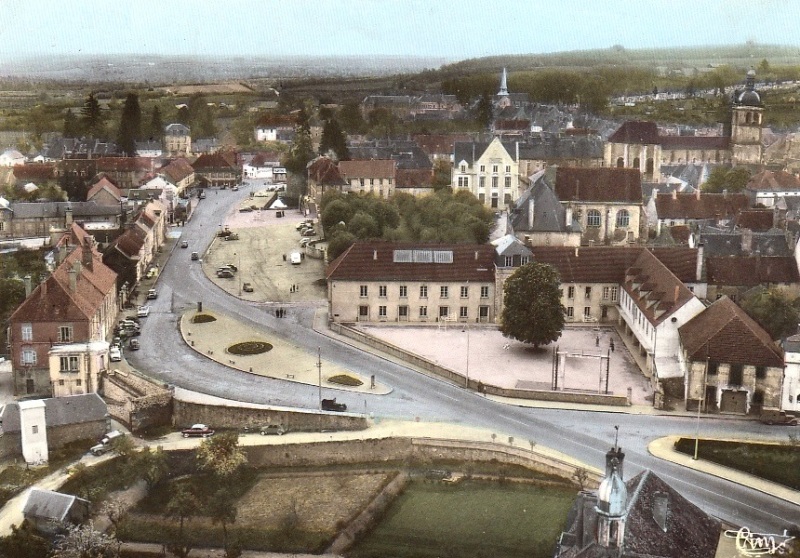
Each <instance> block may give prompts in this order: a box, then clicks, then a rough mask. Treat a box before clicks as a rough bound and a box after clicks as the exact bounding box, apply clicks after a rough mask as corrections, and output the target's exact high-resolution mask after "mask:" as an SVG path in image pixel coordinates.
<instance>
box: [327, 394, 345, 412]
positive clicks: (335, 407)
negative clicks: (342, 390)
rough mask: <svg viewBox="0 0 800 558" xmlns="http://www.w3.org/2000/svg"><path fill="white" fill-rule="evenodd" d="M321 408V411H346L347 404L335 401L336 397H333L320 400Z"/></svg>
mask: <svg viewBox="0 0 800 558" xmlns="http://www.w3.org/2000/svg"><path fill="white" fill-rule="evenodd" d="M322 410H323V411H346V410H347V405H345V404H344V403H337V402H336V398H335V397H334V398H333V399H323V400H322Z"/></svg>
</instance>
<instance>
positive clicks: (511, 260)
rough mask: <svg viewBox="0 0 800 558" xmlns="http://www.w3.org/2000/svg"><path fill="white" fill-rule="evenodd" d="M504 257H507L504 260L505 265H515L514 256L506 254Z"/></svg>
mask: <svg viewBox="0 0 800 558" xmlns="http://www.w3.org/2000/svg"><path fill="white" fill-rule="evenodd" d="M504 258H505V259H504V260H503V261H504V263H505V265H504V266H503V267H511V266H513V265H514V257H513V256H504Z"/></svg>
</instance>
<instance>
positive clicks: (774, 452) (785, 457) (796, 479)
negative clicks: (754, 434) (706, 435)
mask: <svg viewBox="0 0 800 558" xmlns="http://www.w3.org/2000/svg"><path fill="white" fill-rule="evenodd" d="M675 449H676V450H677V451H679V452H681V453H685V454H686V455H694V438H681V439H679V440H678V441H677V442H675ZM697 456H698V457H699V458H700V459H706V460H708V461H711V462H713V463H717V464H719V465H724V466H726V467H730V468H731V469H736V470H737V471H742V472H743V473H749V474H751V475H755V476H757V477H761V478H762V479H765V480H768V481H771V482H775V483H778V484H782V485H784V486H787V487H789V488H792V489H794V490H800V467H798V465H800V447H799V446H788V445H787V446H779V445H775V444H758V443H746V442H725V441H720V440H700V445H699V449H698V452H697Z"/></svg>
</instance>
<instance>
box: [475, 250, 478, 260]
mask: <svg viewBox="0 0 800 558" xmlns="http://www.w3.org/2000/svg"><path fill="white" fill-rule="evenodd" d="M475 261H476V262H477V261H478V251H477V250H475Z"/></svg>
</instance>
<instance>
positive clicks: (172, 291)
mask: <svg viewBox="0 0 800 558" xmlns="http://www.w3.org/2000/svg"><path fill="white" fill-rule="evenodd" d="M249 192H250V188H249V187H247V186H245V187H243V188H242V189H241V190H240V191H238V192H232V191H230V190H228V191H223V192H220V193H219V194H215V193H213V191H207V196H206V199H205V200H203V201H202V202H200V204H199V206H198V208H197V210H196V212H195V215H194V217H193V219H192V220H191V221H190V222H189V223H187V225H186V226H185V227H184V229H183V234H184V235H187V237H190V238H192V240H193V249H194V250H198V251H202V250H203V249H205V248H206V247H207V246H208V245H209V244H210V242H211V240H212V239H213V236H214V234H215V233H216V230H217V228H218V224H219V223H222V222H224V218H225V215H226V214H227V213H228V211H231V210H235V209H234V208H235V207H236V206H237V204H238V201H240V200H241V199H243V198H244V197H246V196H248V195H249ZM176 254H178V255H181V256H182V255H184V254H183V251H179V252H176ZM186 260H188V258H182V257H173V258H171V260H170V262H169V263H168V264H167V265H165V266H164V268H163V269H162V272H161V275H160V277H159V279H158V290H159V298H158V299H156V300H154V301H150V302H151V314H150V317H148V318H147V323H146V324H145V327H143V328H142V335H141V342H142V349H141V350H140V351H138V352H135V353H128V355H127V356H128V360H129V362H130V363H131V364H132V365H133V366H134V367H136V368H138V369H140V370H142V371H144V372H146V373H147V374H149V375H150V376H153V377H156V378H158V379H160V380H162V381H164V382H165V383H169V384H175V385H179V386H181V387H184V388H187V389H191V390H194V391H198V392H202V393H208V394H212V395H217V396H220V397H226V398H229V399H234V400H239V401H247V402H254V403H268V404H275V405H285V406H294V407H300V408H309V409H315V408H317V404H318V401H317V399H318V391H317V388H316V387H313V386H305V385H299V384H295V383H291V382H284V381H280V380H273V379H270V378H264V377H261V376H254V375H250V374H246V373H242V372H237V371H232V370H230V369H228V368H226V367H224V366H221V365H219V364H217V363H216V362H213V361H211V360H209V359H206V358H204V357H202V356H201V355H198V354H197V353H195V352H194V351H192V350H191V349H189V348H187V347H186V346H185V345H184V343H183V341H182V339H181V337H180V335H179V332H178V319H179V316H180V314H181V313H182V312H183V311H184V310H185V309H187V308H189V307H194V306H196V304H197V302H202V303H203V306H204V308H210V309H213V310H214V311H218V312H225V313H228V314H230V315H235V316H236V317H237V319H239V320H241V321H243V322H244V323H246V324H250V325H252V327H254V328H259V329H262V330H266V331H269V332H270V333H271V334H272V335H278V336H282V337H284V338H286V339H288V340H291V342H292V343H294V344H295V345H298V346H300V347H303V348H305V349H307V350H308V351H309V352H313V353H314V354H316V352H317V349H318V348H319V350H320V351H321V352H322V354H323V357H324V359H325V360H327V361H331V362H333V363H335V364H337V365H340V366H343V367H345V368H349V369H351V370H354V371H356V372H359V373H361V374H364V375H366V376H369V375H371V374H375V375H376V378H377V380H378V381H379V382H381V383H384V384H387V385H389V386H391V387H393V388H394V389H393V391H392V393H391V394H389V395H384V396H377V395H368V394H367V395H352V394H347V395H346V396H343V395H341V394H340V393H330V394H327V393H326V390H323V397H327V396H337V397H338V398H339V399H340V400H342V401H344V402H346V403H347V405H348V408H349V409H352V410H353V411H356V412H358V411H364V412H369V413H373V414H374V415H375V416H376V417H391V418H399V419H406V420H413V419H414V418H415V417H420V419H422V420H425V421H446V422H454V423H460V424H465V425H472V426H477V427H483V428H487V429H490V430H491V431H493V432H497V433H498V436H500V438H499V439H503V438H502V437H503V436H514V437H515V438H516V439H517V440H534V441H536V443H538V444H541V445H545V446H548V447H552V448H554V449H557V450H559V451H562V452H564V453H566V454H569V455H571V456H573V457H575V458H577V459H579V460H581V461H583V462H585V463H588V464H590V465H592V466H594V467H598V468H600V469H602V468H603V467H604V455H605V452H606V451H607V450H608V449H609V448H610V447H611V445H612V444H613V441H614V425H618V426H619V443H620V446H621V447H622V448H623V450H624V451H625V453H626V459H625V477H626V478H630V477H632V476H633V475H635V474H636V473H638V472H640V471H641V470H643V469H645V468H649V469H651V470H653V471H654V472H655V473H657V474H658V475H659V476H661V477H662V478H663V479H664V480H666V481H667V482H669V483H670V484H671V485H672V486H673V487H674V488H675V489H677V490H678V491H679V492H681V494H683V495H684V496H685V497H686V498H688V499H689V500H691V501H693V502H694V503H696V504H698V505H700V507H702V508H703V509H704V510H705V511H707V512H708V513H711V514H713V515H715V516H717V517H719V518H720V519H723V520H725V521H729V522H731V523H734V524H736V525H743V526H747V527H749V528H750V529H751V530H754V531H760V532H769V533H775V532H780V530H781V529H782V528H784V527H785V526H788V525H790V524H793V523H798V518H800V508H798V506H796V505H794V504H791V503H788V502H785V501H783V500H780V499H777V498H774V497H772V496H770V495H769V494H765V493H763V492H759V491H756V490H753V489H750V488H747V487H743V486H739V485H737V484H734V483H731V482H729V481H726V480H724V479H719V478H717V477H713V476H710V475H706V474H703V473H699V472H696V471H693V470H690V469H686V468H684V467H681V466H678V465H675V464H673V463H670V462H666V461H662V460H660V459H657V458H654V457H653V456H651V455H649V454H648V452H647V444H648V443H649V442H650V441H651V440H653V439H655V438H658V437H661V436H665V435H668V434H686V435H691V436H693V435H694V434H695V432H697V430H698V427H699V431H700V433H701V435H707V436H731V437H746V438H757V439H783V440H786V431H785V430H783V429H775V428H768V427H766V426H764V425H761V424H758V423H754V422H751V421H739V420H720V419H712V418H709V419H700V420H699V421H697V420H695V419H692V418H686V417H659V416H642V415H628V414H620V413H613V412H590V411H573V410H558V409H537V408H526V407H516V406H511V405H506V404H501V403H498V402H495V401H491V400H488V399H485V398H483V397H481V396H479V395H477V394H475V393H473V392H467V391H465V390H464V389H463V388H459V387H456V386H453V385H451V384H449V383H447V382H445V381H443V380H440V379H438V378H431V377H429V376H426V375H423V374H420V373H417V372H415V371H413V370H411V369H409V368H407V367H405V366H401V365H398V364H395V363H393V362H390V361H387V360H384V359H382V358H380V357H377V356H375V355H372V354H370V353H366V352H363V351H360V350H358V349H356V348H354V347H351V346H349V345H347V344H343V343H340V342H338V341H336V340H333V339H330V338H328V337H326V336H324V335H321V334H319V333H317V332H315V331H313V330H312V328H311V326H312V322H313V316H314V312H315V310H316V309H317V308H318V307H319V306H320V305H322V304H324V303H298V304H294V305H289V306H287V305H286V304H281V306H284V307H288V308H289V311H288V317H286V318H283V319H279V318H275V317H274V315H273V313H272V310H273V305H271V304H270V303H261V304H259V303H248V302H245V301H241V300H239V299H237V298H235V297H232V296H230V295H228V294H227V293H225V292H223V291H222V290H221V289H220V288H219V287H217V286H216V285H214V284H213V283H212V282H211V281H209V280H208V279H207V278H206V277H205V276H204V274H203V272H202V270H201V266H199V265H192V264H194V263H196V262H190V261H186Z"/></svg>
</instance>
